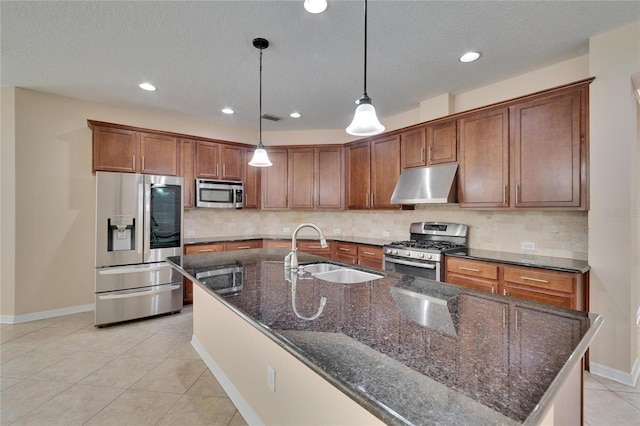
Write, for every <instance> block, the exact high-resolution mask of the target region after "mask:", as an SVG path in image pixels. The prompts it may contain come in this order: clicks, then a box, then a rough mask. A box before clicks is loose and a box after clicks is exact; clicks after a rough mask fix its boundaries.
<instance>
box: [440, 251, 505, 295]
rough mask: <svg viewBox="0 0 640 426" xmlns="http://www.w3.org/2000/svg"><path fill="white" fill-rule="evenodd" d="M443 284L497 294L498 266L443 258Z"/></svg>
mask: <svg viewBox="0 0 640 426" xmlns="http://www.w3.org/2000/svg"><path fill="white" fill-rule="evenodd" d="M445 259H446V274H445V279H444V280H445V282H447V283H450V284H455V285H459V286H462V287H467V288H472V289H475V290H480V291H486V292H489V293H498V285H499V283H498V265H496V264H493V263H488V262H480V261H476V260H467V259H459V258H455V257H445Z"/></svg>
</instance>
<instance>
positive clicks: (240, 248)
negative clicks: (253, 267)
mask: <svg viewBox="0 0 640 426" xmlns="http://www.w3.org/2000/svg"><path fill="white" fill-rule="evenodd" d="M236 248H237V249H238V250H242V249H250V248H251V246H238V247H236Z"/></svg>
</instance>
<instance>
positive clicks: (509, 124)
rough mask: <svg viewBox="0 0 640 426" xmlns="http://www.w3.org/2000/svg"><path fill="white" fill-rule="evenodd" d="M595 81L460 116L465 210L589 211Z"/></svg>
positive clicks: (463, 204)
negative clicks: (590, 115) (591, 96)
mask: <svg viewBox="0 0 640 426" xmlns="http://www.w3.org/2000/svg"><path fill="white" fill-rule="evenodd" d="M591 81H592V80H591V79H589V80H585V81H581V82H578V83H575V84H571V85H568V86H564V87H561V88H558V89H554V90H550V91H546V92H544V93H540V94H536V95H531V96H527V97H525V98H523V99H519V100H517V101H513V102H511V103H509V104H504V105H503V106H500V107H495V108H490V109H487V110H484V111H481V112H478V113H475V114H470V115H467V116H464V117H462V118H460V119H459V120H458V131H459V139H460V180H459V182H460V193H459V201H460V206H461V207H472V208H487V207H490V208H496V207H508V208H513V209H516V208H556V209H576V210H587V209H588V208H589V201H588V159H587V151H588V146H587V145H588V137H587V127H588V124H587V120H588V85H589V83H591Z"/></svg>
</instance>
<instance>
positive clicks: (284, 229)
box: [282, 228, 291, 234]
mask: <svg viewBox="0 0 640 426" xmlns="http://www.w3.org/2000/svg"><path fill="white" fill-rule="evenodd" d="M282 232H284V233H285V234H289V233H290V232H291V228H282Z"/></svg>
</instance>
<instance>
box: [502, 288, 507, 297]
mask: <svg viewBox="0 0 640 426" xmlns="http://www.w3.org/2000/svg"><path fill="white" fill-rule="evenodd" d="M502 295H503V296H506V295H507V289H506V288H505V289H504V290H502Z"/></svg>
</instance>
